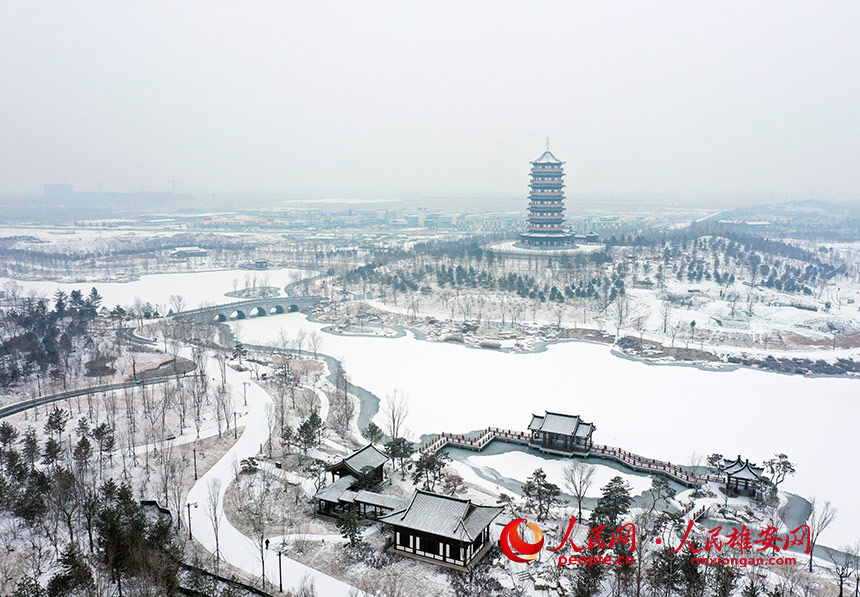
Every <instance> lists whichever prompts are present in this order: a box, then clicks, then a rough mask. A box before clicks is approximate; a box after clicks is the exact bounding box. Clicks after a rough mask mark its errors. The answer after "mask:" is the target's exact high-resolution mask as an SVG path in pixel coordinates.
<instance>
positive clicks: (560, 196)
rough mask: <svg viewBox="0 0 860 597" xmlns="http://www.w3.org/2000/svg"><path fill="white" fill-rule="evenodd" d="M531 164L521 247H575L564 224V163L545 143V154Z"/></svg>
mask: <svg viewBox="0 0 860 597" xmlns="http://www.w3.org/2000/svg"><path fill="white" fill-rule="evenodd" d="M531 164H532V172H531V182H530V183H529V189H530V192H529V213H528V227H527V229H526V231H525V232H523V233H521V234H520V243H521V244H524V245H527V246H530V247H545V248H553V247H565V246H568V247H569V246H571V245H573V244H574V243H573V237H574V235H573V232H571V230H570V228H568V227H567V226H566V225H565V223H564V182H562V178H564V168H563V166H564V162H562V161H561V160H560V159H558V158H557V157H555V156H554V155H553V154H552V152H551V151H550V149H549V139H547V140H546V151H544V152H543V154H542V155H541V156H540V157H539V158H538V159H536V160H535V161H533V162H532V163H531Z"/></svg>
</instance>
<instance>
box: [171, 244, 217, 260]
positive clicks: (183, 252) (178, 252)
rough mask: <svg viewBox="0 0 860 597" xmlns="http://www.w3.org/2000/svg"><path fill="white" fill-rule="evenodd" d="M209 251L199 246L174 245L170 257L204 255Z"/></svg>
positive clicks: (183, 257)
mask: <svg viewBox="0 0 860 597" xmlns="http://www.w3.org/2000/svg"><path fill="white" fill-rule="evenodd" d="M208 254H209V251H207V250H206V249H201V248H200V247H176V248H175V249H171V251H170V257H171V258H172V259H187V258H188V257H206V256H207V255H208Z"/></svg>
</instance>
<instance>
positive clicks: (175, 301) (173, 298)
mask: <svg viewBox="0 0 860 597" xmlns="http://www.w3.org/2000/svg"><path fill="white" fill-rule="evenodd" d="M169 302H170V308H171V309H172V310H173V312H174V313H179V312H180V311H183V310H184V309H185V299H184V298H182V295H181V294H171V295H170V301H169Z"/></svg>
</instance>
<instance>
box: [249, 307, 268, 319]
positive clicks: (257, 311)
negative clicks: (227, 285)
mask: <svg viewBox="0 0 860 597" xmlns="http://www.w3.org/2000/svg"><path fill="white" fill-rule="evenodd" d="M268 314H269V312H268V311H266V308H265V307H263V306H262V305H257V306H256V307H252V308H251V309H249V310H248V317H265V316H266V315H268Z"/></svg>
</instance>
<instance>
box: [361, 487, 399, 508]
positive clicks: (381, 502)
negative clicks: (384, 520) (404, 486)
mask: <svg viewBox="0 0 860 597" xmlns="http://www.w3.org/2000/svg"><path fill="white" fill-rule="evenodd" d="M355 501H356V502H359V503H362V504H368V505H370V506H378V507H380V508H387V509H389V510H401V509H403V508H405V507H406V506H408V505H409V500H404V499H403V498H399V497H395V496H393V495H383V494H381V493H375V492H373V491H366V490H363V489H362V490H361V491H359V492H358V493H357V494H356V496H355Z"/></svg>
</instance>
